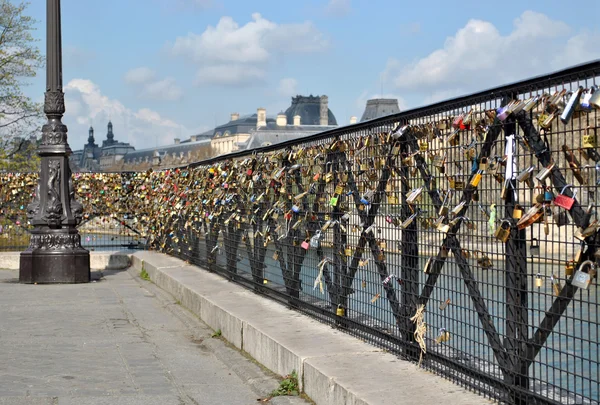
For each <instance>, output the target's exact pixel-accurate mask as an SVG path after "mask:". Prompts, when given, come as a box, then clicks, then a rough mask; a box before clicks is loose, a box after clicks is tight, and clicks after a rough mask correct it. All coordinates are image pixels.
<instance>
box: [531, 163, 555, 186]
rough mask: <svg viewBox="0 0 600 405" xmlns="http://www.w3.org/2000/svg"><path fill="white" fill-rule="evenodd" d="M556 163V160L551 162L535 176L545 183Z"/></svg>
mask: <svg viewBox="0 0 600 405" xmlns="http://www.w3.org/2000/svg"><path fill="white" fill-rule="evenodd" d="M555 165H556V163H554V162H552V163H550V164H549V165H548V166H546V167H544V168H543V169H542V170H540V172H539V173H538V174H537V175H536V176H535V178H536V179H538V180H539V181H540V182H541V183H543V182H544V180H546V179H547V178H548V176H550V173H551V172H552V169H554V166H555Z"/></svg>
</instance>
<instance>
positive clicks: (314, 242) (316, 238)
mask: <svg viewBox="0 0 600 405" xmlns="http://www.w3.org/2000/svg"><path fill="white" fill-rule="evenodd" d="M320 243H321V231H320V230H317V231H316V232H315V234H314V235H313V236H312V238H310V246H311V247H313V248H318V247H319V244H320Z"/></svg>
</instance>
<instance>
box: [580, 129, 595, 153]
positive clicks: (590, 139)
mask: <svg viewBox="0 0 600 405" xmlns="http://www.w3.org/2000/svg"><path fill="white" fill-rule="evenodd" d="M582 138H583V139H582V142H581V147H582V148H585V149H590V148H596V141H597V140H596V128H591V127H587V129H586V130H585V134H583V137H582Z"/></svg>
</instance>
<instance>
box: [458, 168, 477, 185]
mask: <svg viewBox="0 0 600 405" xmlns="http://www.w3.org/2000/svg"><path fill="white" fill-rule="evenodd" d="M482 176H483V170H478V171H477V173H475V176H473V178H472V179H471V183H470V184H471V186H472V187H477V186H478V185H479V183H480V182H481V178H482ZM454 185H455V187H456V182H454Z"/></svg>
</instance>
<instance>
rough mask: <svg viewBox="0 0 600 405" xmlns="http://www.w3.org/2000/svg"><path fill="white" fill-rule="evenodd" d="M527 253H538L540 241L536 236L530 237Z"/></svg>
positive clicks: (535, 254) (536, 254) (537, 254)
mask: <svg viewBox="0 0 600 405" xmlns="http://www.w3.org/2000/svg"><path fill="white" fill-rule="evenodd" d="M529 253H531V254H532V255H533V256H539V255H540V243H539V241H538V240H537V238H532V239H531V246H529Z"/></svg>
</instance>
